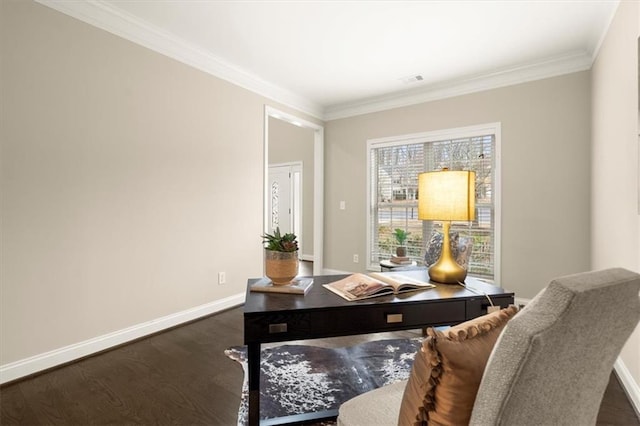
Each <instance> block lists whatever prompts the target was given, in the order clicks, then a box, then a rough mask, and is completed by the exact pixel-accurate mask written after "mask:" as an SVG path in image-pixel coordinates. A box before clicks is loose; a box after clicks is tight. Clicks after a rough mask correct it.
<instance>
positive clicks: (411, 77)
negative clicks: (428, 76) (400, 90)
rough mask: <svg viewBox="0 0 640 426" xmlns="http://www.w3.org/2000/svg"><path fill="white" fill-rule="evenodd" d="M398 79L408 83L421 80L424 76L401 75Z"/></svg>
mask: <svg viewBox="0 0 640 426" xmlns="http://www.w3.org/2000/svg"><path fill="white" fill-rule="evenodd" d="M400 80H402V82H403V83H404V84H410V83H416V82H418V81H422V80H424V77H422V76H421V75H410V76H409V77H403V78H401V79H400Z"/></svg>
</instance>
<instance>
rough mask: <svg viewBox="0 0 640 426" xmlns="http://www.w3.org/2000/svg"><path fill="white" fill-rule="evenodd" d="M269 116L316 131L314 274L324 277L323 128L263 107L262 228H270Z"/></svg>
mask: <svg viewBox="0 0 640 426" xmlns="http://www.w3.org/2000/svg"><path fill="white" fill-rule="evenodd" d="M269 117H273V118H276V119H278V120H282V121H285V122H287V123H291V124H293V125H295V126H300V127H304V128H307V129H312V130H313V258H314V260H313V275H322V268H323V256H322V254H323V250H324V127H323V126H321V125H319V124H316V123H312V122H310V121H307V120H305V119H303V118H300V117H298V116H296V115H293V114H289V113H287V112H284V111H281V110H279V109H276V108H274V107H271V106H269V105H265V106H264V135H263V138H264V147H263V154H262V156H263V158H264V185H263V194H262V195H263V202H262V206H263V209H262V210H263V211H262V215H263V229H264V230H265V232H267V231H266V230H267V229H269V214H268V211H267V210H268V206H269V204H268V203H269V200H268V199H267V194H268V193H269V188H268V185H269Z"/></svg>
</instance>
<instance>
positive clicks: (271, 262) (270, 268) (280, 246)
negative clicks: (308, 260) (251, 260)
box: [262, 227, 298, 285]
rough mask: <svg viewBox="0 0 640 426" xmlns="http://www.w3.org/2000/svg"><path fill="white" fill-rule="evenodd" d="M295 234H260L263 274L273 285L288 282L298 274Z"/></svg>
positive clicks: (276, 232)
mask: <svg viewBox="0 0 640 426" xmlns="http://www.w3.org/2000/svg"><path fill="white" fill-rule="evenodd" d="M296 238H297V237H296V236H295V234H292V233H286V234H281V233H280V227H277V228H276V230H275V232H274V233H273V234H266V233H265V234H264V235H262V242H263V244H264V269H265V275H266V276H267V278H269V279H270V280H271V282H272V283H273V284H274V285H285V284H290V283H291V280H293V279H294V278H295V276H296V275H298V241H297V240H296Z"/></svg>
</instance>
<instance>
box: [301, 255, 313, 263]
mask: <svg viewBox="0 0 640 426" xmlns="http://www.w3.org/2000/svg"><path fill="white" fill-rule="evenodd" d="M300 260H306V261H308V262H313V255H312V254H301V255H300Z"/></svg>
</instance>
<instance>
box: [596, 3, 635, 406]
mask: <svg viewBox="0 0 640 426" xmlns="http://www.w3.org/2000/svg"><path fill="white" fill-rule="evenodd" d="M638 9H639V3H638V2H629V1H623V2H621V3H620V6H619V7H618V11H617V12H616V15H615V17H614V20H613V21H612V23H611V26H610V28H609V32H608V34H607V36H606V39H605V40H604V43H603V44H602V47H601V48H600V51H599V53H598V57H597V58H596V61H595V63H594V65H593V68H592V93H593V100H592V105H593V107H592V133H593V145H592V164H593V165H592V169H593V179H592V185H593V188H592V203H591V208H592V214H593V221H592V234H593V244H592V252H591V256H592V265H593V268H594V269H600V268H607V267H613V266H622V267H625V268H628V269H631V270H634V271H639V272H640V215H639V213H640V211H639V210H638V209H639V207H638V203H639V200H638V185H639V182H640V181H639V178H638V174H639V173H640V170H639V168H638V160H639V156H638V53H637V52H638V44H637V43H638V36H640V11H639V10H638ZM621 358H622V360H623V361H624V364H625V366H626V367H627V369H628V370H629V372H630V374H631V376H632V377H633V380H634V381H635V384H636V385H635V386H636V392H638V390H640V328H636V331H635V332H634V334H633V335H632V336H631V338H630V339H629V341H628V342H627V344H626V346H625V348H624V349H623V352H622V355H621ZM638 397H640V395H636V398H638ZM638 402H640V400H638V401H637V402H636V405H637V403H638ZM638 408H639V409H640V406H638Z"/></svg>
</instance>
